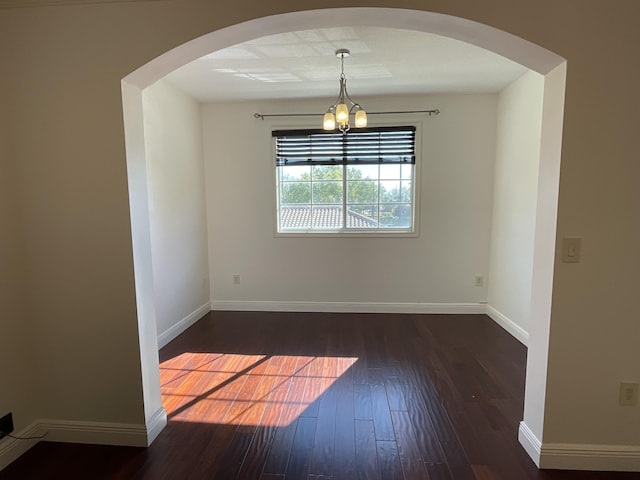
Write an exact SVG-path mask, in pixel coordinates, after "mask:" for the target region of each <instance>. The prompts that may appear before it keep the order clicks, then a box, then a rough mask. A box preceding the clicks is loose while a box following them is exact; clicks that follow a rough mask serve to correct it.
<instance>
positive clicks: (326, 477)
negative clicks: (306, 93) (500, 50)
mask: <svg viewBox="0 0 640 480" xmlns="http://www.w3.org/2000/svg"><path fill="white" fill-rule="evenodd" d="M526 353H527V352H526V348H525V347H524V346H523V345H522V344H520V343H519V342H518V341H517V340H515V339H513V338H512V337H511V336H510V335H509V334H508V333H506V332H505V331H504V330H503V329H501V328H500V327H499V326H497V325H496V324H495V323H494V322H493V321H491V320H490V319H489V318H488V317H486V316H484V315H417V314H411V315H401V314H338V313H334V314H329V313H298V312H211V313H210V314H208V315H206V316H205V317H204V318H203V319H201V320H200V321H198V322H196V323H195V324H194V325H193V326H192V327H191V328H189V329H188V330H187V331H186V332H184V333H183V334H182V335H180V336H179V337H178V338H176V339H175V340H174V341H172V342H170V343H169V344H168V345H167V346H166V347H164V348H163V349H162V350H161V351H160V352H159V358H160V362H161V365H160V368H161V371H160V379H161V384H162V385H161V390H162V395H163V405H164V407H165V409H166V410H167V413H168V425H167V427H166V428H165V429H164V430H163V431H162V432H161V433H160V435H159V436H158V438H157V439H156V440H155V441H154V443H153V444H152V445H151V447H149V448H146V449H142V448H129V447H109V446H100V445H74V444H61V443H51V442H41V443H39V444H38V445H36V446H35V447H34V448H33V449H31V450H30V451H29V452H27V453H26V454H24V455H23V456H22V457H21V458H19V459H18V460H16V461H15V462H14V463H13V464H11V465H9V466H8V467H7V468H5V469H4V470H2V471H0V480H14V479H20V480H22V479H29V480H40V479H43V480H44V479H47V480H48V479H50V478H65V479H66V478H68V479H81V480H85V479H104V480H111V479H116V480H164V479H167V480H173V479H182V478H184V479H189V480H200V479H202V480H204V479H207V480H208V479H212V478H220V479H224V480H231V479H236V480H257V479H262V480H284V479H285V477H286V478H298V479H305V480H340V479H342V478H347V479H349V480H352V479H366V480H389V479H395V478H403V479H404V480H411V479H416V480H423V479H427V478H428V479H429V480H466V479H473V480H638V478H639V477H638V473H637V472H636V473H632V472H627V473H624V472H584V471H582V472H567V471H558V470H544V471H541V470H538V469H537V468H536V466H535V465H534V463H533V462H532V460H531V459H530V458H529V457H528V456H527V455H526V453H525V452H524V450H523V449H522V447H521V446H520V445H519V443H518V441H517V434H518V424H519V422H520V420H521V419H522V405H523V402H524V379H525V377H524V375H525V369H526Z"/></svg>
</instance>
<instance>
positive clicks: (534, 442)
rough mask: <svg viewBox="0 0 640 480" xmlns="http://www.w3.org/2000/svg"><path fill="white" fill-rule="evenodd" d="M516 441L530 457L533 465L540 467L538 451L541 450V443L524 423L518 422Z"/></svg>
mask: <svg viewBox="0 0 640 480" xmlns="http://www.w3.org/2000/svg"><path fill="white" fill-rule="evenodd" d="M518 441H519V442H520V445H522V447H523V448H524V450H525V452H527V454H528V455H529V457H531V460H533V463H535V464H536V465H537V466H538V467H540V451H541V449H542V442H540V440H539V439H538V437H536V435H535V433H533V432H532V431H531V429H530V428H529V426H528V425H527V424H526V423H524V421H522V422H520V426H519V427H518Z"/></svg>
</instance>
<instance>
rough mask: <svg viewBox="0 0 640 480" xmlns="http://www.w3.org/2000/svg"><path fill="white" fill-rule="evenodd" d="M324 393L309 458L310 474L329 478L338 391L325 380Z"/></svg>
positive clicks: (333, 446)
mask: <svg viewBox="0 0 640 480" xmlns="http://www.w3.org/2000/svg"><path fill="white" fill-rule="evenodd" d="M323 388H324V393H323V394H322V396H321V398H320V405H319V407H318V426H317V428H316V438H315V442H314V449H313V453H312V456H311V466H310V469H309V470H310V473H312V474H315V475H323V476H330V475H332V473H333V460H334V452H335V430H336V412H337V409H338V400H337V397H338V390H337V388H333V387H332V381H331V379H329V378H325V379H324V382H323Z"/></svg>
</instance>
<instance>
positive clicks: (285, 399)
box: [160, 352, 358, 427]
mask: <svg viewBox="0 0 640 480" xmlns="http://www.w3.org/2000/svg"><path fill="white" fill-rule="evenodd" d="M357 360H358V359H357V358H355V357H329V356H326V357H314V356H292V355H242V354H229V353H192V352H187V353H183V354H182V355H179V356H177V357H174V358H171V359H170V360H167V361H165V362H163V363H162V364H161V365H160V382H161V390H162V403H163V405H164V407H165V410H166V411H167V415H168V417H169V420H170V421H181V422H198V423H216V424H227V425H243V426H248V427H256V426H258V425H261V426H283V425H288V424H290V423H291V422H292V421H293V420H295V419H297V418H298V417H299V416H300V415H301V414H302V413H303V412H304V411H305V410H306V409H307V408H308V407H309V406H310V405H312V404H313V402H315V401H316V400H317V399H318V398H319V397H320V396H321V395H322V394H323V393H324V392H325V391H327V389H328V388H329V387H330V386H331V385H332V384H333V383H334V382H335V381H336V380H338V379H339V378H340V377H341V376H342V375H343V374H344V373H345V372H346V371H347V370H348V369H349V368H350V367H351V366H352V365H353V364H354V363H355V362H356V361H357Z"/></svg>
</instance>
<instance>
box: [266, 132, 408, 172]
mask: <svg viewBox="0 0 640 480" xmlns="http://www.w3.org/2000/svg"><path fill="white" fill-rule="evenodd" d="M272 136H273V137H275V139H276V166H283V165H342V164H349V165H352V164H356V165H372V164H378V163H389V164H391V163H415V162H416V155H415V146H416V127H414V126H404V127H372V128H359V129H357V130H349V131H348V132H347V133H346V134H342V133H340V132H337V133H335V132H327V131H325V130H274V131H273V132H272Z"/></svg>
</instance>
